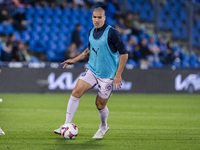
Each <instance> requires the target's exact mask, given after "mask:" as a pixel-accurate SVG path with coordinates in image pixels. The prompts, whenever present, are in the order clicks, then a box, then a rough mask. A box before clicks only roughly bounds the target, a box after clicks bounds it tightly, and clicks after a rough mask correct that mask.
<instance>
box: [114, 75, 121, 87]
mask: <svg viewBox="0 0 200 150" xmlns="http://www.w3.org/2000/svg"><path fill="white" fill-rule="evenodd" d="M121 86H122V77H121V76H117V75H116V76H115V77H114V87H115V90H119V89H120V88H121Z"/></svg>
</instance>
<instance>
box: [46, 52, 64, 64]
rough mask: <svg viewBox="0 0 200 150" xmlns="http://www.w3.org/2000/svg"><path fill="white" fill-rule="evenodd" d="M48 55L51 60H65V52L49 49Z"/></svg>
mask: <svg viewBox="0 0 200 150" xmlns="http://www.w3.org/2000/svg"><path fill="white" fill-rule="evenodd" d="M46 55H47V59H48V60H49V61H54V62H61V61H64V59H65V55H64V53H58V52H56V51H51V50H48V51H47V53H46Z"/></svg>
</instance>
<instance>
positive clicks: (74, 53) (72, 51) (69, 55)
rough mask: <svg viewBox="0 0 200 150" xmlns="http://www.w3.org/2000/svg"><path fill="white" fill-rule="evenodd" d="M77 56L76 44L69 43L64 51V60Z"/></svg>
mask: <svg viewBox="0 0 200 150" xmlns="http://www.w3.org/2000/svg"><path fill="white" fill-rule="evenodd" d="M78 55H79V52H78V51H77V48H76V44H75V43H71V44H70V46H69V48H68V49H67V51H66V59H70V58H74V57H76V56H78Z"/></svg>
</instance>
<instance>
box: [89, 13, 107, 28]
mask: <svg viewBox="0 0 200 150" xmlns="http://www.w3.org/2000/svg"><path fill="white" fill-rule="evenodd" d="M105 19H106V16H105V14H104V13H101V12H95V11H93V15H92V21H93V25H94V27H95V28H96V29H97V28H101V27H102V26H103V25H104V22H105Z"/></svg>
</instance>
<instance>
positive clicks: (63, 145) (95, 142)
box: [57, 138, 105, 150]
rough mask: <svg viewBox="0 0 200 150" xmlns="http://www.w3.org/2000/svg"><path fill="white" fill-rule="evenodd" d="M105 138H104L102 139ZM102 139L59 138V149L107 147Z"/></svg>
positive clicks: (83, 149)
mask: <svg viewBox="0 0 200 150" xmlns="http://www.w3.org/2000/svg"><path fill="white" fill-rule="evenodd" d="M102 140H103V139H102ZM102 140H101V139H90V140H86V141H85V140H84V141H80V140H79V139H74V140H65V139H62V138H61V139H59V140H57V142H58V143H57V144H58V145H59V148H58V149H59V150H62V149H73V150H95V149H97V148H98V149H99V148H101V149H105V148H104V144H103V142H102Z"/></svg>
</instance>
